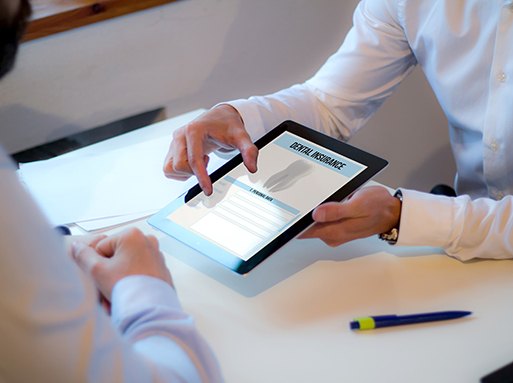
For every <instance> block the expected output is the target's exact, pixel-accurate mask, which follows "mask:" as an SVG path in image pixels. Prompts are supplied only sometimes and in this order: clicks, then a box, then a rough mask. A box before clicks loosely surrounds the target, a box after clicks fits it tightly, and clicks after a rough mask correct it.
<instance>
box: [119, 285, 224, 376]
mask: <svg viewBox="0 0 513 383" xmlns="http://www.w3.org/2000/svg"><path fill="white" fill-rule="evenodd" d="M112 321H113V323H114V324H115V326H116V327H117V328H118V329H119V331H120V332H121V333H122V336H123V337H124V338H125V339H127V340H128V341H129V342H130V343H132V344H133V348H134V350H135V351H136V353H138V354H139V355H140V356H142V358H143V359H144V360H146V361H147V363H148V364H149V365H150V367H151V369H152V370H153V371H154V374H155V375H156V376H160V377H161V378H162V381H168V380H169V381H172V380H173V379H169V378H170V377H180V378H181V379H183V380H184V381H187V382H220V381H222V378H221V374H220V371H219V366H218V364H217V361H216V359H215V357H214V355H213V353H212V351H211V350H210V348H209V347H208V345H207V344H206V343H205V341H204V340H203V338H202V337H201V336H200V335H199V333H198V332H197V330H196V328H195V325H194V321H193V319H192V318H191V317H190V316H189V315H187V314H186V313H185V312H184V311H183V310H182V309H181V307H180V304H179V301H178V298H177V296H176V293H175V291H174V289H173V288H172V287H171V286H169V285H168V284H166V283H164V282H163V281H161V280H159V279H156V278H151V277H145V276H132V277H127V278H124V279H122V280H121V281H120V282H118V283H117V284H116V286H115V288H114V291H113V299H112ZM164 377H165V378H164ZM168 377H169V378H168ZM159 381H160V380H159Z"/></svg>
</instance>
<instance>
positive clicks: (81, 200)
mask: <svg viewBox="0 0 513 383" xmlns="http://www.w3.org/2000/svg"><path fill="white" fill-rule="evenodd" d="M169 141H170V136H167V135H166V136H163V137H159V138H154V139H151V140H147V141H144V142H140V143H137V144H133V145H128V146H124V147H122V148H119V149H116V150H106V149H107V148H108V147H105V149H104V152H103V153H101V154H98V152H95V154H94V155H93V154H91V152H89V153H88V152H84V155H80V156H61V157H56V158H53V159H50V160H45V161H37V162H32V163H28V164H22V165H20V170H19V175H20V178H21V180H22V181H23V183H24V184H25V185H26V187H27V188H28V190H29V192H30V193H31V194H32V195H33V197H34V198H35V199H36V201H37V202H38V203H39V205H40V206H41V208H42V210H43V211H44V212H45V214H46V215H47V217H48V218H49V220H50V222H51V223H53V224H55V225H60V224H69V223H76V222H83V221H91V220H98V219H103V218H112V217H116V216H117V217H120V216H123V215H131V214H137V213H142V212H147V211H150V210H154V211H156V210H159V209H161V208H162V207H164V206H165V205H167V204H168V203H169V202H171V201H172V200H173V199H175V198H177V197H178V196H180V195H181V194H182V193H183V192H184V191H186V190H187V189H189V188H190V187H192V186H193V185H194V184H196V183H197V180H196V178H195V177H191V178H190V179H189V180H187V181H185V182H182V181H175V180H170V179H167V178H166V177H165V176H164V173H163V171H162V166H163V162H164V158H165V155H166V153H167V150H168V147H169ZM224 162H226V160H225V159H220V158H219V157H217V156H215V155H212V156H211V160H210V163H209V166H208V170H209V172H211V171H213V170H215V169H216V168H218V167H219V166H220V165H221V164H222V163H224ZM127 219H128V217H127Z"/></svg>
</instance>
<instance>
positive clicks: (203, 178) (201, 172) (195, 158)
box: [186, 129, 212, 195]
mask: <svg viewBox="0 0 513 383" xmlns="http://www.w3.org/2000/svg"><path fill="white" fill-rule="evenodd" d="M205 140H206V138H205V137H204V136H203V134H201V133H199V132H198V129H196V130H193V129H190V130H189V132H188V134H187V135H186V141H187V158H188V161H189V166H190V168H191V169H192V172H193V173H194V175H195V176H196V178H197V179H198V183H199V185H200V187H201V189H202V190H203V192H204V193H205V194H206V195H210V194H212V182H211V181H210V177H209V176H208V172H207V167H206V166H205V156H206V153H205V152H204V149H203V144H204V142H205Z"/></svg>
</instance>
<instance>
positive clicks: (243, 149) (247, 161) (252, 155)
mask: <svg viewBox="0 0 513 383" xmlns="http://www.w3.org/2000/svg"><path fill="white" fill-rule="evenodd" d="M245 135H246V137H244V138H242V139H241V140H240V141H239V142H238V143H237V149H239V151H240V154H241V155H242V161H243V162H244V166H246V168H247V169H248V170H249V171H250V172H251V173H255V172H256V171H257V170H258V169H257V160H258V148H257V147H256V146H255V144H253V142H251V139H250V138H249V136H248V135H247V134H245Z"/></svg>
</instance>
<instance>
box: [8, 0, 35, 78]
mask: <svg viewBox="0 0 513 383" xmlns="http://www.w3.org/2000/svg"><path fill="white" fill-rule="evenodd" d="M30 14H31V8H30V4H29V1H28V0H0V78H1V77H3V76H4V75H5V74H6V73H7V72H9V71H10V70H11V69H12V67H13V66H14V59H15V58H16V52H17V51H18V44H19V41H20V39H21V36H22V34H23V31H24V30H25V26H26V24H27V21H28V19H29V17H30Z"/></svg>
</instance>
